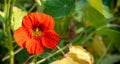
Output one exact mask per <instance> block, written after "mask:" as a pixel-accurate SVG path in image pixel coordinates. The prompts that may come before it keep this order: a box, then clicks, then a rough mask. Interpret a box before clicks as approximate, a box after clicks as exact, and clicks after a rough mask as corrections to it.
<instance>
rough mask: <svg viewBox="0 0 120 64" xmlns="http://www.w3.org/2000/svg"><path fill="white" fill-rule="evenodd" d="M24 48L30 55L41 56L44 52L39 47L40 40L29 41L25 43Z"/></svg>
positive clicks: (40, 46) (41, 47)
mask: <svg viewBox="0 0 120 64" xmlns="http://www.w3.org/2000/svg"><path fill="white" fill-rule="evenodd" d="M26 48H27V51H28V52H29V53H30V54H41V53H43V51H44V48H43V46H42V45H41V42H40V40H36V39H29V40H28V41H27V42H26Z"/></svg>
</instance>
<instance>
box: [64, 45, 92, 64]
mask: <svg viewBox="0 0 120 64" xmlns="http://www.w3.org/2000/svg"><path fill="white" fill-rule="evenodd" d="M66 56H69V57H71V58H72V59H73V60H74V61H76V62H78V63H79V64H93V57H92V55H90V53H89V52H87V51H86V50H85V49H84V48H83V47H81V46H72V47H70V51H69V52H68V53H67V54H66Z"/></svg>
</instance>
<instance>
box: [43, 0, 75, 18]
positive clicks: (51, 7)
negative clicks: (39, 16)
mask: <svg viewBox="0 0 120 64" xmlns="http://www.w3.org/2000/svg"><path fill="white" fill-rule="evenodd" d="M74 7H75V0H48V1H46V3H45V9H44V12H45V13H47V14H50V15H52V16H53V17H55V18H56V17H62V16H66V15H68V14H70V12H71V11H72V10H73V9H74Z"/></svg>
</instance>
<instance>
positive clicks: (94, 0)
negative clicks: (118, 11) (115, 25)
mask: <svg viewBox="0 0 120 64" xmlns="http://www.w3.org/2000/svg"><path fill="white" fill-rule="evenodd" d="M87 1H88V2H89V4H90V5H91V6H92V7H93V8H95V9H96V10H97V11H99V12H100V13H101V14H102V15H104V17H105V18H111V17H112V14H110V12H109V11H108V10H106V8H105V6H104V5H103V4H102V0H87Z"/></svg>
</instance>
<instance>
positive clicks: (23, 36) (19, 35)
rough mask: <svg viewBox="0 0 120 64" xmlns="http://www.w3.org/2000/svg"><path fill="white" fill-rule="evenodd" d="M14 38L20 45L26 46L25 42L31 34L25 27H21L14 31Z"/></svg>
mask: <svg viewBox="0 0 120 64" xmlns="http://www.w3.org/2000/svg"><path fill="white" fill-rule="evenodd" d="M14 39H15V41H16V43H17V44H18V45H19V46H21V47H25V43H26V41H27V40H28V39H29V35H28V34H27V32H26V31H25V29H24V28H22V27H20V28H18V29H17V30H16V31H15V32H14Z"/></svg>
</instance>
